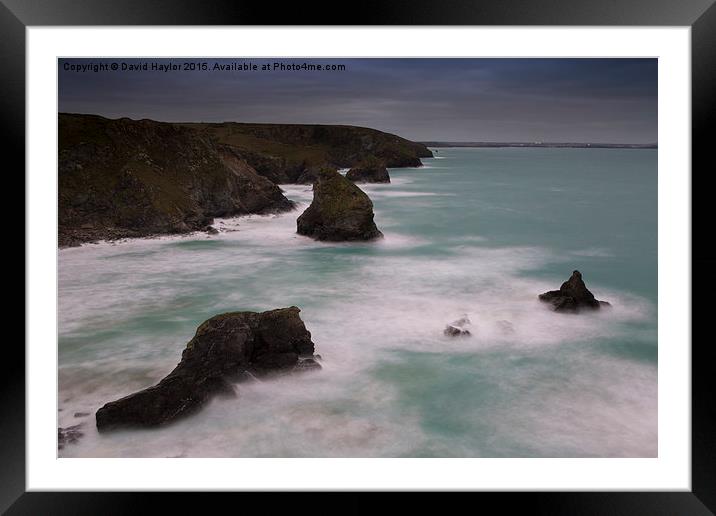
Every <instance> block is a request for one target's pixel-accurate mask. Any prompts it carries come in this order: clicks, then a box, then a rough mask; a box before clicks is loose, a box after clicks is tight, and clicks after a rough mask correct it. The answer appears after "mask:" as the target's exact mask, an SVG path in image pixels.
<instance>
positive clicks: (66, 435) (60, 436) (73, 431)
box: [57, 423, 84, 450]
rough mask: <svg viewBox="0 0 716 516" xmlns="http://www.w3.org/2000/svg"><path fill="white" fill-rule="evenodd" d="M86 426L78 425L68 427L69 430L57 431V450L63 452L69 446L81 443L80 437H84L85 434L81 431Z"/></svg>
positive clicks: (60, 429) (61, 429)
mask: <svg viewBox="0 0 716 516" xmlns="http://www.w3.org/2000/svg"><path fill="white" fill-rule="evenodd" d="M82 426H84V423H80V424H78V425H73V426H68V427H67V428H58V429H57V449H58V450H61V449H63V448H64V447H65V445H67V444H74V443H76V442H77V441H79V439H80V437H82V436H83V435H84V432H82V431H81V430H80V428H82Z"/></svg>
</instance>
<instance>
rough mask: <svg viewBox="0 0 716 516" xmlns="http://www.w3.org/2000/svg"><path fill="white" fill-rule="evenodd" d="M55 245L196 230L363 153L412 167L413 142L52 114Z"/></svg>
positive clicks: (278, 202)
mask: <svg viewBox="0 0 716 516" xmlns="http://www.w3.org/2000/svg"><path fill="white" fill-rule="evenodd" d="M58 125H59V156H58V161H59V170H58V183H59V199H58V206H59V220H58V224H59V235H58V236H59V245H60V247H67V246H73V245H79V244H81V243H83V242H90V241H95V240H112V239H118V238H130V237H144V236H151V235H158V234H171V233H187V232H191V231H197V230H205V229H207V228H208V225H209V224H211V223H212V222H213V218H214V217H225V216H232V215H246V214H252V213H258V214H260V213H271V212H280V211H286V210H290V209H292V208H293V203H292V202H291V201H289V200H288V199H286V198H285V197H284V196H283V194H282V193H281V190H280V188H278V186H276V185H277V184H281V183H312V182H313V181H314V180H315V178H316V175H317V173H318V171H320V170H322V169H325V168H331V169H336V168H348V167H352V166H355V165H358V164H359V163H365V162H366V161H370V160H374V161H376V160H380V162H382V163H384V164H385V166H389V167H412V166H420V165H421V163H420V158H421V157H431V156H432V153H431V152H430V151H429V150H428V149H427V147H425V146H424V145H422V144H419V143H414V142H411V141H408V140H405V139H404V138H400V137H398V136H395V135H392V134H388V133H383V132H381V131H376V130H374V129H367V128H362V127H352V126H327V125H289V124H286V125H283V124H239V123H222V124H197V123H190V124H174V123H165V122H155V121H152V120H130V119H128V118H122V119H118V120H109V119H107V118H103V117H100V116H96V115H78V114H62V113H61V114H60V115H59V121H58Z"/></svg>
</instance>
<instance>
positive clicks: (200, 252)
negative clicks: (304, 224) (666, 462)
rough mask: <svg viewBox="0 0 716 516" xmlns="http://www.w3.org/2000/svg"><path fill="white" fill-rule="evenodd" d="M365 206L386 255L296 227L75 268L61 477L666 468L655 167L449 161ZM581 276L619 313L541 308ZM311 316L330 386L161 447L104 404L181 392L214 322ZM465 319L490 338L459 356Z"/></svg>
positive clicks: (84, 251) (321, 379) (134, 247)
mask: <svg viewBox="0 0 716 516" xmlns="http://www.w3.org/2000/svg"><path fill="white" fill-rule="evenodd" d="M435 150H436V151H437V152H436V154H435V157H434V158H430V159H424V160H423V163H424V166H423V167H420V168H400V169H390V170H389V172H390V175H391V178H392V181H391V183H390V184H375V185H360V186H361V188H362V189H363V190H364V191H365V192H366V193H367V194H368V195H369V196H370V198H371V199H372V201H373V203H374V207H375V221H376V224H377V226H378V227H379V229H380V230H381V231H382V232H383V233H384V235H385V236H384V238H383V239H381V240H378V241H375V242H369V243H322V242H317V241H314V240H312V239H310V238H308V237H304V236H300V235H298V234H296V218H297V217H298V216H299V215H300V214H301V213H302V211H303V210H304V209H305V208H306V207H307V206H308V205H309V204H310V202H311V200H312V196H313V192H312V189H311V186H310V185H282V186H281V188H282V189H283V190H284V192H285V195H286V196H287V197H288V198H289V199H292V200H294V201H296V203H297V209H296V210H295V211H292V212H288V213H282V214H278V215H263V216H260V215H252V216H245V217H237V218H229V219H217V220H216V223H215V227H217V228H218V229H219V230H220V233H219V234H218V235H211V236H210V235H207V234H205V233H195V234H191V235H186V236H166V237H160V238H149V239H132V240H125V241H118V242H100V243H97V244H85V245H83V246H81V247H76V248H68V249H62V250H60V251H59V259H58V260H59V263H58V267H59V271H58V272H59V308H58V317H59V323H58V326H59V328H58V331H59V338H58V406H57V410H58V412H57V416H58V426H59V427H68V426H73V425H81V427H80V429H81V431H82V432H83V433H84V436H83V437H81V438H80V439H79V440H78V441H77V442H76V443H74V444H67V445H66V446H65V447H64V448H63V449H62V450H60V451H58V455H59V456H60V457H655V456H657V447H658V446H657V445H658V439H657V361H658V343H657V294H658V289H657V150H654V149H590V148H568V149H565V148H560V149H557V148H440V149H435ZM575 269H576V270H579V271H581V273H582V275H583V279H584V281H585V283H586V285H587V287H588V288H589V289H590V290H591V291H592V293H593V294H594V295H595V296H596V298H597V299H601V300H606V301H609V302H610V303H611V305H612V308H611V309H607V310H600V311H597V312H593V313H580V314H578V315H573V314H561V313H555V312H552V311H551V310H550V309H549V307H548V306H547V305H545V304H544V303H542V302H540V301H539V300H538V298H537V296H538V295H539V294H540V293H542V292H545V291H548V290H554V289H558V288H559V286H560V285H561V283H562V282H564V281H565V280H567V279H568V278H569V276H570V275H571V273H572V271H573V270H575ZM292 305H295V306H298V307H299V308H300V309H301V318H302V319H303V321H304V322H305V324H306V327H307V329H308V330H309V331H310V332H311V334H312V340H313V342H314V343H315V345H316V352H317V353H319V354H320V355H321V359H322V360H321V364H322V366H323V368H322V370H320V371H315V372H308V373H304V374H300V375H289V376H284V377H280V378H277V379H272V380H263V381H253V382H247V383H241V384H239V385H237V392H238V396H237V397H236V398H234V399H216V400H213V401H212V402H210V403H209V404H208V405H207V406H206V407H205V408H204V409H203V410H201V411H199V412H198V413H196V414H195V415H192V416H190V417H187V418H185V419H182V420H179V421H177V422H176V423H174V424H171V425H168V426H166V427H162V428H158V429H148V430H121V431H115V432H109V433H102V434H99V433H98V432H97V430H96V428H95V420H94V413H95V411H96V410H97V409H98V408H99V407H101V406H102V405H103V404H104V403H106V402H108V401H112V400H116V399H118V398H120V397H122V396H125V395H127V394H130V393H132V392H135V391H137V390H140V389H143V388H145V387H148V386H151V385H153V384H155V383H156V382H158V381H159V380H160V379H161V378H163V377H164V376H165V375H166V374H168V373H169V372H170V371H171V370H172V369H173V368H174V367H175V365H176V364H177V363H178V361H179V360H180V358H181V352H182V350H183V349H184V347H185V346H186V343H187V342H188V341H189V340H190V339H191V338H192V336H193V335H194V332H195V331H196V328H197V326H199V324H201V323H202V322H203V321H204V320H206V319H208V318H210V317H212V316H213V315H216V314H220V313H224V312H229V311H244V310H255V311H264V310H270V309H274V308H279V307H287V306H292ZM464 317H466V318H467V319H469V321H470V324H469V326H468V328H469V331H470V333H471V335H470V336H465V337H448V336H446V335H444V333H443V331H444V329H445V327H446V325H447V324H449V323H451V322H453V321H456V320H459V319H461V318H464Z"/></svg>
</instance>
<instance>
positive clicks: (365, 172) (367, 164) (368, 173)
mask: <svg viewBox="0 0 716 516" xmlns="http://www.w3.org/2000/svg"><path fill="white" fill-rule="evenodd" d="M346 179H348V180H350V181H353V182H354V183H390V175H389V174H388V169H387V168H385V163H384V162H382V161H380V160H379V159H377V158H375V157H370V158H368V159H365V160H363V161H362V162H361V163H360V164H359V165H358V166H356V167H353V168H352V169H350V170H349V171H348V172H347V173H346Z"/></svg>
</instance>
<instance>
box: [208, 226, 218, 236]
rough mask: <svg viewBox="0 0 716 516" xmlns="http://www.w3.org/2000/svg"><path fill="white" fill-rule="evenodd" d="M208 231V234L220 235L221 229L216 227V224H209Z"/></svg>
mask: <svg viewBox="0 0 716 516" xmlns="http://www.w3.org/2000/svg"><path fill="white" fill-rule="evenodd" d="M206 233H207V235H218V234H219V230H218V229H216V228H215V227H214V226H209V227H207V228H206Z"/></svg>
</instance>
